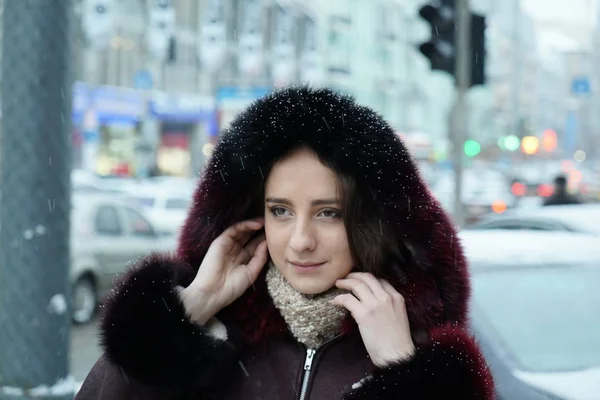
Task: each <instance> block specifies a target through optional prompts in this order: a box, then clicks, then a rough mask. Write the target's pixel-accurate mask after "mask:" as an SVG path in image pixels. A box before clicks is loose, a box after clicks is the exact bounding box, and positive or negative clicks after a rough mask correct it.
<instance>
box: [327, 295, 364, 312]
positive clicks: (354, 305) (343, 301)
mask: <svg viewBox="0 0 600 400" xmlns="http://www.w3.org/2000/svg"><path fill="white" fill-rule="evenodd" d="M331 304H333V305H336V306H340V307H345V308H346V309H347V310H348V311H350V313H351V314H352V316H354V317H355V318H356V316H357V315H359V313H360V310H361V308H362V305H361V304H360V301H359V300H358V299H357V298H356V297H354V296H352V295H351V294H350V293H344V294H340V295H338V296H335V297H334V298H333V300H331Z"/></svg>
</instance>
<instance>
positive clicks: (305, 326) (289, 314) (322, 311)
mask: <svg viewBox="0 0 600 400" xmlns="http://www.w3.org/2000/svg"><path fill="white" fill-rule="evenodd" d="M267 268H269V270H268V271H267V276H266V281H267V289H268V291H269V294H270V295H271V298H272V299H273V303H274V304H275V307H277V309H278V310H279V312H280V313H281V315H282V316H283V319H284V320H285V322H286V323H287V326H288V328H289V329H290V332H291V333H292V335H294V337H295V338H296V339H297V340H298V341H299V342H300V343H302V344H303V345H305V346H306V347H307V348H309V349H314V348H317V347H319V346H320V345H322V344H323V343H325V342H327V341H328V340H330V339H332V338H334V337H335V336H336V335H337V334H338V333H339V331H340V327H341V323H342V320H343V319H344V317H345V316H346V315H347V310H346V309H344V308H343V307H338V306H334V305H332V304H331V303H329V301H330V300H332V299H333V298H334V297H335V296H337V295H339V294H341V293H344V291H342V290H340V289H338V288H335V287H334V288H332V289H330V290H328V291H327V292H325V293H320V294H316V295H306V294H302V293H299V292H297V291H296V290H295V289H294V288H293V287H292V286H291V285H290V284H289V283H288V282H287V281H286V279H285V278H284V276H283V275H282V274H281V273H280V272H279V270H278V269H277V267H275V266H274V265H273V264H272V263H269V265H267Z"/></svg>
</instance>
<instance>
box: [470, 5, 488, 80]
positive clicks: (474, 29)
mask: <svg viewBox="0 0 600 400" xmlns="http://www.w3.org/2000/svg"><path fill="white" fill-rule="evenodd" d="M485 24H486V22H485V17H484V16H483V15H479V14H475V13H471V86H476V85H483V84H485Z"/></svg>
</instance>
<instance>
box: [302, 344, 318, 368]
mask: <svg viewBox="0 0 600 400" xmlns="http://www.w3.org/2000/svg"><path fill="white" fill-rule="evenodd" d="M316 352H317V351H316V350H315V349H308V350H306V359H305V360H304V370H305V371H310V368H311V366H312V362H313V357H314V356H315V353H316Z"/></svg>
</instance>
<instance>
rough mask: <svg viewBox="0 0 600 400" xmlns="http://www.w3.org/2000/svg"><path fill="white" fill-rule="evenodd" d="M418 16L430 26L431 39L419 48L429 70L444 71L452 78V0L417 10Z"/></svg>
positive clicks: (454, 27) (453, 51) (453, 14)
mask: <svg viewBox="0 0 600 400" xmlns="http://www.w3.org/2000/svg"><path fill="white" fill-rule="evenodd" d="M419 16H420V17H421V18H423V19H424V20H425V21H427V23H428V24H429V25H430V26H431V39H430V40H429V41H427V42H425V43H422V44H421V45H420V46H419V50H420V51H421V53H422V54H423V55H424V56H425V57H427V58H428V59H429V62H430V63H431V69H432V70H434V71H436V70H437V71H445V72H447V73H449V74H450V75H452V76H454V70H455V67H456V57H455V56H456V48H455V31H456V9H455V6H454V0H441V2H439V3H438V4H427V5H424V6H423V7H421V8H420V9H419Z"/></svg>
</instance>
